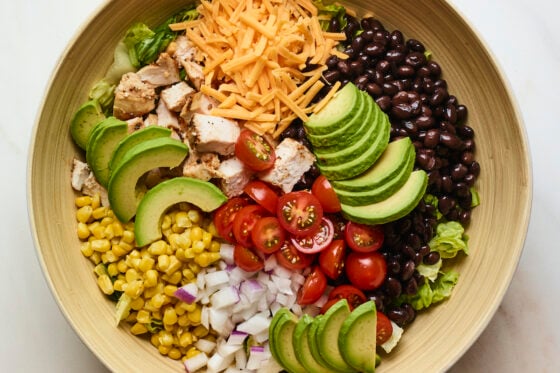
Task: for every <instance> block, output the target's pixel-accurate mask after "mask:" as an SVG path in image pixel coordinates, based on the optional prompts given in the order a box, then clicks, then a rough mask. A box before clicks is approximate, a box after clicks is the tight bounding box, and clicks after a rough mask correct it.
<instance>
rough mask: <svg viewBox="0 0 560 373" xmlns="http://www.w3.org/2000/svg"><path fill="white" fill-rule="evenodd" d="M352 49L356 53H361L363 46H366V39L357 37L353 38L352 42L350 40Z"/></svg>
mask: <svg viewBox="0 0 560 373" xmlns="http://www.w3.org/2000/svg"><path fill="white" fill-rule="evenodd" d="M351 45H352V48H354V50H357V51H361V50H362V49H364V46H365V45H366V39H365V38H364V37H363V36H361V35H358V36H356V37H355V38H354V40H352V44H351Z"/></svg>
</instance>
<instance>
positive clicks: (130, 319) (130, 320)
mask: <svg viewBox="0 0 560 373" xmlns="http://www.w3.org/2000/svg"><path fill="white" fill-rule="evenodd" d="M124 320H125V321H126V322H128V323H133V322H135V321H136V312H129V313H128V315H126V318H125V319H124Z"/></svg>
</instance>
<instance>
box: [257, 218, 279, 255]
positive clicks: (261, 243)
mask: <svg viewBox="0 0 560 373" xmlns="http://www.w3.org/2000/svg"><path fill="white" fill-rule="evenodd" d="M285 240H286V232H285V231H284V228H282V227H281V226H280V222H279V221H278V218H276V217H275V216H266V217H263V218H261V219H259V220H258V221H257V223H256V224H255V226H254V227H253V229H252V231H251V241H252V242H253V245H255V247H256V248H257V250H259V251H261V252H263V253H265V254H272V253H273V252H275V251H277V250H278V249H280V247H282V245H283V244H284V241H285Z"/></svg>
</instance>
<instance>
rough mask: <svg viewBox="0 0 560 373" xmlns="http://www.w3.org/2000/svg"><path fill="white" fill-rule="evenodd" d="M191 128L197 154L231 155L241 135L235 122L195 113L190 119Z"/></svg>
mask: <svg viewBox="0 0 560 373" xmlns="http://www.w3.org/2000/svg"><path fill="white" fill-rule="evenodd" d="M192 126H193V129H194V133H195V144H196V145H195V146H196V149H197V150H198V151H199V152H214V153H218V154H221V155H231V154H233V152H234V149H235V147H236V145H235V144H236V142H237V141H238V138H239V136H240V133H241V130H240V129H239V124H238V123H237V122H235V121H233V120H229V119H226V118H220V117H216V116H213V115H207V114H200V113H195V114H194V115H193V117H192Z"/></svg>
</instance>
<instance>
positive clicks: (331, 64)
mask: <svg viewBox="0 0 560 373" xmlns="http://www.w3.org/2000/svg"><path fill="white" fill-rule="evenodd" d="M337 64H338V57H337V56H335V55H332V56H330V57H329V58H328V59H327V62H326V65H327V67H328V68H329V69H334V68H336V65H337Z"/></svg>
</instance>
